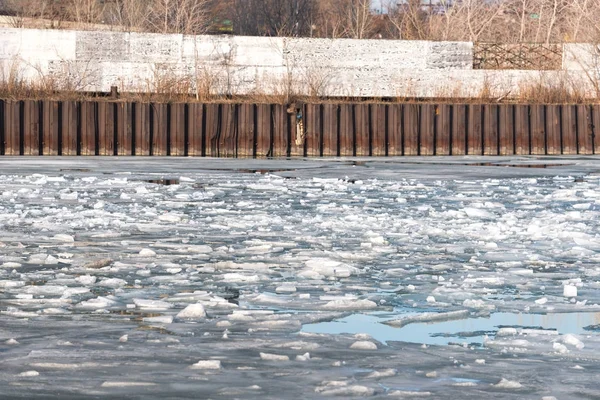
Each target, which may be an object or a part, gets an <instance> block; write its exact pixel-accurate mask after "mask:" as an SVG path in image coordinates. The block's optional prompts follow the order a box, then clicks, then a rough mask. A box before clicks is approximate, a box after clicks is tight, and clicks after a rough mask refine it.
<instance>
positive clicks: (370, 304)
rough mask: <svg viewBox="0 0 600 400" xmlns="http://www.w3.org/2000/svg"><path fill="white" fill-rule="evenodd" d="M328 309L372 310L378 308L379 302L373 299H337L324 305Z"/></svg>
mask: <svg viewBox="0 0 600 400" xmlns="http://www.w3.org/2000/svg"><path fill="white" fill-rule="evenodd" d="M323 308H324V309H326V310H340V311H346V310H371V309H373V308H377V303H375V302H374V301H371V300H367V299H364V300H355V299H337V300H331V301H330V302H328V303H326V304H325V305H323Z"/></svg>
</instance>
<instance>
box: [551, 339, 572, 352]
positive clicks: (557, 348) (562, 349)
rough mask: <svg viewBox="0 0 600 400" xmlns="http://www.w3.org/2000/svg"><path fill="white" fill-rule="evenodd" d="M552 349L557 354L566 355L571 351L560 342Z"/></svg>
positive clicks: (554, 344)
mask: <svg viewBox="0 0 600 400" xmlns="http://www.w3.org/2000/svg"><path fill="white" fill-rule="evenodd" d="M552 348H553V349H554V351H556V352H557V353H560V354H566V353H568V352H569V349H567V346H565V345H564V344H562V343H558V342H555V343H553V344H552Z"/></svg>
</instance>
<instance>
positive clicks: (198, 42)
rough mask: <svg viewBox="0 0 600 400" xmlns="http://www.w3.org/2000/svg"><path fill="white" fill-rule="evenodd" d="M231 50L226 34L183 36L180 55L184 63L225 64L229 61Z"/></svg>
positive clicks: (230, 43) (231, 45) (231, 44)
mask: <svg viewBox="0 0 600 400" xmlns="http://www.w3.org/2000/svg"><path fill="white" fill-rule="evenodd" d="M233 51H234V49H233V43H232V39H231V38H230V37H228V36H208V35H202V36H184V37H183V42H182V50H181V57H182V60H183V62H186V63H198V64H225V63H230V58H231V55H232V54H233Z"/></svg>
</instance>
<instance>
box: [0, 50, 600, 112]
mask: <svg viewBox="0 0 600 400" xmlns="http://www.w3.org/2000/svg"><path fill="white" fill-rule="evenodd" d="M21 67H22V65H21V64H20V63H19V62H18V60H14V61H13V62H11V63H5V64H4V65H3V67H2V66H1V65H0V98H2V99H12V100H26V99H32V100H78V101H80V100H89V99H95V100H99V99H107V100H114V99H111V98H110V97H109V93H95V92H90V91H89V90H86V89H87V87H89V86H90V82H91V78H90V76H91V75H92V71H90V66H89V65H75V64H73V65H72V64H68V63H66V64H64V67H62V68H61V69H60V70H54V71H52V72H51V73H43V72H42V71H41V69H38V75H39V76H38V78H37V79H36V80H35V81H33V82H31V81H28V80H26V79H25V78H24V77H23V74H22V73H21V70H22V68H21ZM216 68H217V69H207V68H198V69H197V70H196V71H195V72H194V73H192V74H189V73H188V74H186V73H182V72H181V71H176V70H173V69H172V67H169V66H166V65H161V64H156V65H155V66H154V68H153V71H152V72H153V73H152V77H151V78H150V79H148V80H147V81H145V82H143V87H141V88H140V89H141V90H139V91H138V92H122V91H121V93H120V94H119V100H120V101H135V102H160V103H181V102H187V103H193V102H203V103H216V102H222V103H233V102H236V103H240V102H241V103H271V104H290V103H293V102H300V103H356V102H370V103H378V102H386V103H409V102H410V103H415V102H418V103H438V104H439V103H486V104H502V103H508V104H582V103H587V104H592V103H598V100H599V98H598V96H596V95H587V96H586V94H585V93H584V89H583V88H584V86H585V85H583V84H582V82H577V81H574V80H573V79H571V77H570V76H569V75H568V74H567V73H566V72H565V73H564V74H559V75H558V78H557V75H556V74H555V75H549V74H545V73H542V72H540V74H539V77H538V78H537V79H535V80H532V81H530V82H529V81H528V82H527V83H521V84H519V85H518V86H517V87H516V88H514V89H512V90H508V91H507V89H506V84H504V85H503V84H500V83H495V82H493V80H492V79H488V78H487V77H486V78H485V79H484V82H483V84H482V85H481V86H480V88H479V90H478V92H476V93H474V94H473V95H472V96H469V97H461V94H463V93H465V90H463V89H464V88H463V87H461V86H460V84H456V85H448V86H445V87H439V88H437V89H433V90H435V92H433V93H430V96H431V97H418V95H417V93H418V91H417V89H416V88H415V87H414V86H413V85H412V84H411V83H410V82H408V83H405V84H404V85H403V86H404V88H403V91H402V93H398V94H397V95H396V96H394V97H389V98H364V97H356V96H354V95H353V94H352V93H351V88H350V89H349V93H348V94H347V95H345V96H338V97H328V96H324V93H326V92H327V91H328V90H329V89H330V82H331V77H330V76H329V75H326V74H325V73H324V72H323V70H319V69H306V70H303V71H302V72H303V73H298V74H291V73H290V74H288V75H286V76H284V77H283V78H281V79H280V80H268V79H266V80H265V81H260V82H258V84H257V85H256V87H255V89H254V90H253V91H251V92H249V93H245V94H243V95H238V94H236V93H239V91H238V90H236V89H237V88H236V86H235V85H236V82H234V80H233V77H232V76H230V75H229V74H227V73H226V72H223V71H221V70H220V69H218V68H221V67H216ZM296 75H298V76H296ZM511 86H514V85H511ZM121 87H124V86H123V85H121ZM302 93H307V94H305V95H304V94H302Z"/></svg>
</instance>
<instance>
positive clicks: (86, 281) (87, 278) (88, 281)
mask: <svg viewBox="0 0 600 400" xmlns="http://www.w3.org/2000/svg"><path fill="white" fill-rule="evenodd" d="M96 279H97V278H96V277H95V276H91V275H82V276H78V277H77V278H75V280H76V281H77V282H79V283H81V284H82V285H85V286H91V285H93V284H94V283H96Z"/></svg>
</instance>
